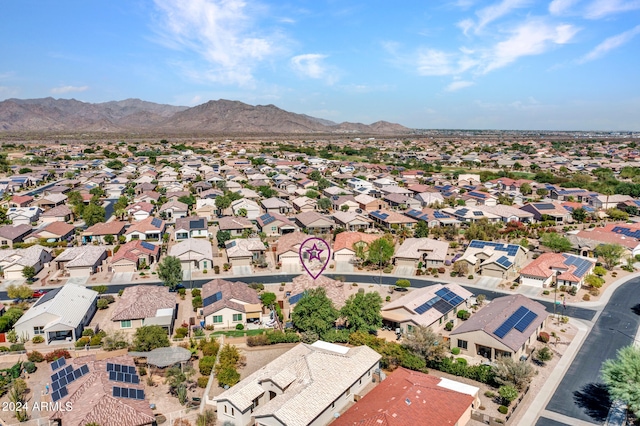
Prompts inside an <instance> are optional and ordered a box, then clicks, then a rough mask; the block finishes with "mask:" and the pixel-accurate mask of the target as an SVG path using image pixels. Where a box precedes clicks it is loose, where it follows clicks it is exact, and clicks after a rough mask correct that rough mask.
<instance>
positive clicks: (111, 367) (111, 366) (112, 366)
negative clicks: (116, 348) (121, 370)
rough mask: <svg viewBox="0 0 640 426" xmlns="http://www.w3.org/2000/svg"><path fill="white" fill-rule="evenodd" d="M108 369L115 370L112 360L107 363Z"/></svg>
mask: <svg viewBox="0 0 640 426" xmlns="http://www.w3.org/2000/svg"><path fill="white" fill-rule="evenodd" d="M107 371H115V366H114V365H113V364H112V363H110V362H108V363H107Z"/></svg>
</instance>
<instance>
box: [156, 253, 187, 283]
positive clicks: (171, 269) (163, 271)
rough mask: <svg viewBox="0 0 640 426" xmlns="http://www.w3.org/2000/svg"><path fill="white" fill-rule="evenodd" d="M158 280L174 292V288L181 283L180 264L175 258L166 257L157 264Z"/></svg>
mask: <svg viewBox="0 0 640 426" xmlns="http://www.w3.org/2000/svg"><path fill="white" fill-rule="evenodd" d="M158 278H160V279H161V280H162V283H163V284H164V285H165V286H168V287H169V289H170V290H175V288H176V286H177V285H178V284H180V283H181V282H182V263H181V262H180V259H178V258H177V257H175V256H166V257H165V258H164V259H162V261H161V262H160V263H158Z"/></svg>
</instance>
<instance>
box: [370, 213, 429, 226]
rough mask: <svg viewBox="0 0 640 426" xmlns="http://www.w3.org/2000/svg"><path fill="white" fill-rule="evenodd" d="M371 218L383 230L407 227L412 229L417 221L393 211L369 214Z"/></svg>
mask: <svg viewBox="0 0 640 426" xmlns="http://www.w3.org/2000/svg"><path fill="white" fill-rule="evenodd" d="M369 217H370V218H371V219H372V220H373V221H374V222H375V223H376V224H377V225H378V226H379V227H381V228H383V229H388V230H392V229H396V228H398V227H405V228H409V229H412V228H413V227H414V226H415V224H416V223H418V221H417V220H415V219H412V218H410V217H407V216H405V215H403V214H401V213H397V212H393V211H391V210H376V211H372V212H369Z"/></svg>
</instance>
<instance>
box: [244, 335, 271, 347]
mask: <svg viewBox="0 0 640 426" xmlns="http://www.w3.org/2000/svg"><path fill="white" fill-rule="evenodd" d="M269 344H271V343H270V342H269V338H268V337H267V335H266V334H258V335H256V336H249V337H247V346H266V345H269Z"/></svg>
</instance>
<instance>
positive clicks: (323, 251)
mask: <svg viewBox="0 0 640 426" xmlns="http://www.w3.org/2000/svg"><path fill="white" fill-rule="evenodd" d="M298 254H299V255H300V263H302V266H303V267H304V270H305V271H307V274H309V275H310V276H311V278H313V279H314V280H315V279H316V278H318V277H319V276H320V274H322V272H323V271H324V270H325V268H326V267H327V265H328V264H329V260H331V247H329V243H327V242H326V241H325V240H323V239H322V238H318V237H311V238H308V239H306V240H305V241H304V242H303V243H302V244H300V250H298Z"/></svg>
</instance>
